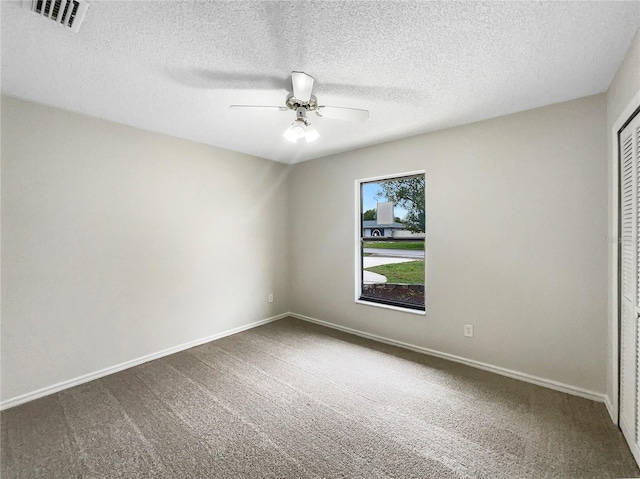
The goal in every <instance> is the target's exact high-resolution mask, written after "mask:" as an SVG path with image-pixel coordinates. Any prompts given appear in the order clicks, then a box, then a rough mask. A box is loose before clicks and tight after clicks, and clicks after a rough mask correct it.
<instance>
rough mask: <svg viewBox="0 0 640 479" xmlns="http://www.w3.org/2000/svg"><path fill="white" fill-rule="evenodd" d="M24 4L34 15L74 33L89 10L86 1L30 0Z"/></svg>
mask: <svg viewBox="0 0 640 479" xmlns="http://www.w3.org/2000/svg"><path fill="white" fill-rule="evenodd" d="M24 3H25V4H27V5H28V6H29V8H30V9H31V10H32V11H34V12H35V13H37V14H39V15H41V16H43V17H45V18H49V19H51V20H53V21H54V22H56V23H57V24H58V25H61V26H65V27H68V28H70V29H71V30H73V31H74V32H76V33H78V31H79V30H80V25H82V21H83V20H84V16H85V14H86V13H87V9H88V8H89V3H88V2H87V0H31V1H27V2H24Z"/></svg>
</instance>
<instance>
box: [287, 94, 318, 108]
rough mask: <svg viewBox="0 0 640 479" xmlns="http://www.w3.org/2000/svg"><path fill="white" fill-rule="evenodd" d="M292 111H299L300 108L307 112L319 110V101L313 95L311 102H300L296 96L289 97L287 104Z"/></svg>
mask: <svg viewBox="0 0 640 479" xmlns="http://www.w3.org/2000/svg"><path fill="white" fill-rule="evenodd" d="M285 104H286V105H287V108H289V109H290V110H296V111H297V110H298V108H304V109H305V110H306V111H314V110H316V109H317V108H318V99H317V98H316V97H315V95H311V98H309V101H301V100H298V99H297V98H296V97H295V96H293V95H289V96H288V97H287V101H286V103H285Z"/></svg>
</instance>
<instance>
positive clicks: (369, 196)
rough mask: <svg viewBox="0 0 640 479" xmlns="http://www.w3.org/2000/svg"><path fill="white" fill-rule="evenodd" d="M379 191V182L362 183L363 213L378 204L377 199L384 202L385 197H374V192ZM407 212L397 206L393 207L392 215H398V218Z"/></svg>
mask: <svg viewBox="0 0 640 479" xmlns="http://www.w3.org/2000/svg"><path fill="white" fill-rule="evenodd" d="M378 191H380V184H379V183H362V212H363V213H364V212H365V211H367V210H371V209H376V207H377V205H378V201H379V202H381V203H384V202H385V201H387V200H386V198H380V199H379V200H376V199H375V196H376V193H378ZM406 214H407V210H405V209H404V208H400V207H399V206H396V207H395V210H394V217H395V216H399V217H400V218H404V217H405V216H406Z"/></svg>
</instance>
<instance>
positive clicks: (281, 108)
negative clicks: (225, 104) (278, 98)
mask: <svg viewBox="0 0 640 479" xmlns="http://www.w3.org/2000/svg"><path fill="white" fill-rule="evenodd" d="M229 108H232V109H234V110H274V111H288V110H289V109H288V108H287V107H286V106H260V105H229Z"/></svg>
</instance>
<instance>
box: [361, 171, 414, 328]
mask: <svg viewBox="0 0 640 479" xmlns="http://www.w3.org/2000/svg"><path fill="white" fill-rule="evenodd" d="M417 175H424V188H425V195H424V203H425V205H424V211H425V213H426V211H427V194H426V189H427V174H426V172H425V170H417V171H409V172H402V173H392V174H388V175H381V176H373V177H370V178H362V179H359V180H356V181H355V198H354V205H355V207H354V211H355V215H354V216H355V228H354V229H355V238H354V245H355V259H356V261H355V275H354V277H355V288H354V290H355V302H356V303H357V304H362V305H365V306H372V307H374V308H382V309H391V310H394V311H401V312H403V313H410V314H417V315H420V316H425V315H426V314H427V261H426V258H427V238H426V235H425V239H424V254H425V262H424V266H425V271H424V296H425V301H424V303H425V304H424V311H422V310H419V309H412V308H403V307H402V306H394V305H391V304H382V303H375V302H373V301H363V300H361V299H360V297H361V296H362V248H361V243H360V242H361V239H362V237H361V233H362V231H361V229H362V211H360V210H361V209H362V205H361V202H360V194H361V192H362V183H371V182H373V181H382V180H392V179H394V178H403V177H405V176H417Z"/></svg>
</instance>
